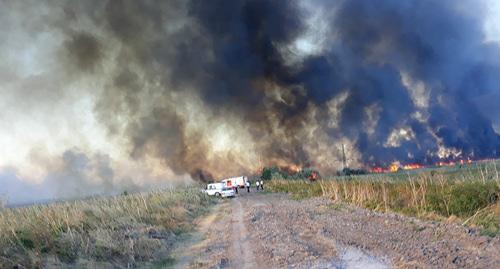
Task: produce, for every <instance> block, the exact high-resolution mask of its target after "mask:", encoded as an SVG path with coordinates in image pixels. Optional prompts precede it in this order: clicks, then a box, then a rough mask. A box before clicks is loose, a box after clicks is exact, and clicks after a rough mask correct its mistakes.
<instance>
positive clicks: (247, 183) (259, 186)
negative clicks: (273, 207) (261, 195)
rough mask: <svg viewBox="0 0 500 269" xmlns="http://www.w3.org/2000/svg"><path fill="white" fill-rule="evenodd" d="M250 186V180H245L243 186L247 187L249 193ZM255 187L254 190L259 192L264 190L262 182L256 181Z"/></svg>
mask: <svg viewBox="0 0 500 269" xmlns="http://www.w3.org/2000/svg"><path fill="white" fill-rule="evenodd" d="M251 185H252V182H250V180H247V182H246V183H245V186H246V187H247V192H250V186H251ZM255 187H256V190H257V191H259V189H260V190H264V180H262V179H261V180H257V181H256V182H255Z"/></svg>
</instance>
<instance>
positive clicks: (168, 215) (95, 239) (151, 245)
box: [0, 188, 215, 268]
mask: <svg viewBox="0 0 500 269" xmlns="http://www.w3.org/2000/svg"><path fill="white" fill-rule="evenodd" d="M213 203H215V200H214V199H212V198H210V197H208V196H206V195H205V194H204V193H202V192H200V191H199V189H197V188H181V189H175V190H162V191H155V192H151V193H146V194H141V193H137V194H128V195H121V196H115V197H107V198H92V199H87V200H79V201H73V202H60V203H53V204H48V205H35V206H30V207H23V208H13V209H9V208H4V209H2V210H1V211H0V268H13V267H17V268H48V267H55V268H61V267H64V268H66V267H68V266H69V267H110V266H111V267H123V268H130V267H137V266H138V265H143V266H144V265H146V267H147V266H148V264H149V267H155V265H156V267H158V265H165V264H170V263H172V262H173V261H172V260H171V259H170V258H168V257H169V254H170V251H171V247H172V245H173V244H174V243H175V242H176V241H177V240H179V238H182V236H180V235H182V234H183V233H185V232H189V231H190V230H191V229H193V228H194V226H193V224H192V221H193V220H194V218H196V217H198V216H200V215H202V214H205V213H207V212H208V210H209V208H210V206H211V205H212V204H213ZM167 258H168V259H167ZM166 259H167V260H166Z"/></svg>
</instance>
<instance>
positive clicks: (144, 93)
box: [0, 0, 500, 190]
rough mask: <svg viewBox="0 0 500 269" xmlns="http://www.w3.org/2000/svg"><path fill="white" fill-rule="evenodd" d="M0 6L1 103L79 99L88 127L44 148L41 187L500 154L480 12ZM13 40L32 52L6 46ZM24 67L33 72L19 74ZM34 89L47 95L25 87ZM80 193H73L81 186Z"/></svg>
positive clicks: (429, 4)
mask: <svg viewBox="0 0 500 269" xmlns="http://www.w3.org/2000/svg"><path fill="white" fill-rule="evenodd" d="M1 5H2V10H3V11H2V14H1V15H2V16H4V15H5V17H4V18H3V19H2V22H3V25H7V26H4V27H6V28H5V29H2V30H3V31H5V32H6V33H8V34H7V36H8V37H10V40H11V42H10V43H7V44H6V45H0V53H2V54H1V55H10V57H11V62H15V61H16V60H18V58H22V57H27V58H29V59H28V60H25V64H24V65H25V66H24V67H22V68H21V67H20V68H19V69H15V68H13V67H10V65H9V66H8V65H7V64H5V65H1V66H0V71H2V72H1V74H0V76H1V77H2V78H5V80H7V81H10V82H9V83H7V82H4V83H3V84H0V87H4V88H5V89H9V90H15V91H17V90H22V89H26V88H28V89H26V90H24V91H20V92H19V93H12V92H11V93H10V94H6V95H5V96H6V98H7V97H9V98H11V100H21V99H24V101H23V102H24V103H25V104H26V107H27V108H26V110H24V111H26V112H25V113H39V112H40V111H42V113H45V114H47V113H49V112H48V109H47V107H56V108H60V109H61V110H65V109H67V110H70V109H69V108H64V107H65V105H64V104H72V103H78V104H80V105H81V106H82V107H83V108H82V109H83V111H84V113H83V114H84V115H86V116H85V117H86V118H87V120H86V121H84V122H88V121H89V120H88V118H90V119H91V120H90V121H91V122H92V128H90V127H89V128H88V129H92V131H91V132H92V135H88V132H89V130H87V129H85V130H78V129H79V128H78V127H76V128H74V127H72V128H70V129H71V130H74V132H75V133H77V134H78V135H80V136H82V139H81V140H85V141H88V142H85V143H81V142H75V141H71V143H70V142H68V145H66V144H64V146H58V148H61V149H60V150H55V149H54V150H52V151H51V150H46V151H50V153H51V154H52V155H53V156H52V157H51V159H57V162H58V163H61V162H62V163H66V164H67V165H68V167H66V168H67V169H62V170H60V172H57V173H56V175H55V176H54V172H53V171H51V169H48V172H47V173H46V174H45V175H46V176H47V180H49V181H50V180H55V181H58V182H65V181H67V182H66V183H68V182H70V183H69V184H70V185H78V182H87V181H86V180H83V178H88V173H94V174H93V177H94V176H95V177H97V178H99V179H100V181H99V182H101V183H100V184H101V185H100V186H102V187H103V188H104V187H106V186H108V187H109V189H110V190H111V189H115V188H114V187H113V186H114V185H113V184H120V183H119V182H122V181H123V176H121V175H116V172H115V170H117V169H121V168H122V167H123V163H124V162H123V161H120V160H118V159H126V163H127V164H129V163H140V164H141V166H146V168H145V171H146V170H148V171H153V170H154V171H157V172H156V173H153V174H156V177H158V174H159V173H158V170H164V172H165V171H166V172H165V173H166V174H165V173H163V175H170V176H171V177H178V178H182V177H185V176H186V175H189V176H190V177H191V178H193V179H197V180H210V179H212V178H214V177H223V176H229V175H236V174H241V173H254V172H256V171H257V170H258V169H259V168H261V167H263V166H270V165H278V166H289V165H298V166H314V167H317V168H319V169H320V170H321V171H324V172H327V173H329V172H333V171H335V170H336V169H338V168H340V167H341V160H342V158H341V147H342V145H344V146H345V148H346V150H347V155H348V156H347V157H348V162H349V164H350V165H352V166H370V165H387V164H388V163H390V162H393V161H396V160H398V161H400V162H424V163H432V162H434V161H436V160H438V159H441V158H444V159H447V158H466V157H471V158H486V157H496V156H497V155H498V153H497V152H500V151H499V138H498V135H497V134H496V133H495V130H494V129H493V124H492V120H496V118H497V116H498V115H497V112H494V111H493V112H489V113H488V111H486V112H485V110H484V109H482V102H484V98H483V99H482V97H484V96H499V95H498V94H499V89H498V85H500V84H499V82H500V81H499V79H500V62H499V60H498V59H500V58H499V57H498V56H499V52H500V49H499V45H498V43H496V42H485V40H486V37H485V35H484V30H483V29H484V23H485V21H484V18H483V16H482V15H481V14H483V13H484V12H485V10H486V8H487V6H486V4H485V3H482V2H478V1H460V2H457V1H451V0H449V1H448V0H447V1H439V2H435V1H403V2H402V1H395V0H384V1H377V2H374V1H360V0H354V1H352V0H351V1H342V0H339V1H319V0H316V1H263V0H231V1H225V0H218V1H194V0H193V1H132V0H131V1H127V0H116V1H115V0H113V1H111V0H110V1H84V2H74V1H68V2H63V1H57V3H56V2H53V1H34V2H32V3H26V2H25V1H23V2H22V3H20V2H18V1H3V2H2V3H1ZM21 11H22V12H21ZM23 14H24V15H23ZM26 15H28V16H26ZM19 16H22V19H21V18H20V17H19ZM7 28H8V29H7ZM12 40H13V41H12ZM23 41H33V43H35V44H37V47H36V48H30V47H29V46H28V45H24V46H23V47H22V48H23V49H18V50H16V49H15V45H16V42H23ZM30 49H31V50H35V49H37V50H38V52H37V53H33V54H35V55H38V56H37V57H32V55H30V53H29V52H30ZM33 66H35V67H37V68H34V67H33ZM27 69H35V71H33V70H31V74H30V75H26V74H25V75H23V72H26V70H27ZM32 73H37V75H33V74H32ZM35 78H36V79H37V80H41V81H42V82H43V81H45V84H43V83H42V84H41V86H36V85H38V84H37V83H31V84H30V83H29V81H30V80H33V79H35ZM2 85H3V86H2ZM30 85H31V86H30ZM47 85H49V86H47ZM34 88H38V93H34V94H32V93H31V92H35V91H36V90H35V89H34ZM37 96H39V97H37ZM82 100H87V101H85V102H84V103H82ZM59 102H61V103H62V104H61V105H59ZM490 102H491V101H490ZM2 104H3V105H6V106H7V105H9V103H8V102H4V103H2ZM490 104H491V103H490ZM15 111H16V113H19V111H17V110H15ZM76 114H77V113H76ZM55 117H57V118H61V119H64V120H67V121H68V122H69V123H68V124H65V125H64V126H72V125H73V124H74V123H73V121H72V120H68V117H65V115H64V113H58V114H56V116H55ZM76 118H78V116H76ZM58 122H59V121H58ZM46 124H47V126H52V125H51V123H50V122H47V123H46ZM75 125H77V124H75ZM55 126H57V125H55ZM55 128H59V127H55ZM95 129H99V131H95ZM52 132H58V130H56V129H50V131H49V133H52ZM94 133H96V134H98V135H94ZM103 133H104V134H103ZM78 135H77V136H78ZM49 139H50V138H49ZM54 139H56V138H54ZM96 140H98V141H100V142H99V143H98V142H96ZM65 141H66V140H65ZM54 143H58V142H54ZM49 148H50V147H49ZM75 148H78V149H77V150H76V152H80V153H78V154H76V153H74V151H75V150H74V149H75ZM68 150H69V151H68ZM108 150H109V151H111V152H107V151H108ZM39 151H40V150H39ZM41 151H44V149H43V148H42V149H41ZM68 152H69V153H68ZM71 152H73V153H71ZM102 152H105V153H102ZM79 154H82V155H79ZM103 154H104V155H103ZM58 156H59V157H58ZM85 156H93V157H92V158H93V159H97V161H95V160H94V161H91V159H86V158H88V157H85ZM103 156H107V157H103ZM80 162H83V163H85V164H86V165H83V168H82V169H83V170H84V171H79V172H78V173H76V174H74V173H73V172H74V171H73V170H74V169H73V168H72V169H70V168H69V167H74V165H75V164H77V163H80ZM117 163H121V164H120V165H118V164H117ZM151 163H154V165H153V164H151ZM70 164H71V165H70ZM0 165H2V164H1V163H0ZM41 165H42V166H43V164H41ZM59 167H61V166H59ZM62 167H64V165H63V166H62ZM65 171H66V172H65ZM68 171H69V172H68ZM71 171H73V172H71ZM89 171H90V172H89ZM96 173H97V174H96ZM145 174H148V173H147V172H144V173H142V175H145ZM160 174H161V173H160ZM82 175H85V176H82ZM96 175H97V176H96ZM167 177H168V176H167ZM70 178H71V179H70ZM73 180H74V181H73ZM125 181H126V180H125ZM139 181H141V182H143V181H142V180H139ZM160 181H161V180H160ZM111 182H114V183H113V184H112V183H111ZM141 182H137V180H136V181H135V183H134V184H136V183H137V184H142V183H141ZM66 183H65V184H66ZM85 184H86V183H82V185H78V186H81V187H82V188H83V189H89V188H91V187H90V185H85ZM108 187H106V188H108Z"/></svg>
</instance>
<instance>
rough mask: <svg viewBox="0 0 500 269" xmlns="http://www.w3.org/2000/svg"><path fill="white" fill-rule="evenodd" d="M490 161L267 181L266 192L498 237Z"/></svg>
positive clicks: (498, 183) (496, 184)
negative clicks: (456, 223)
mask: <svg viewBox="0 0 500 269" xmlns="http://www.w3.org/2000/svg"><path fill="white" fill-rule="evenodd" d="M496 167H497V164H496V163H494V162H491V163H488V164H479V165H474V166H468V167H466V168H462V169H450V168H445V169H434V170H423V171H420V172H418V173H417V172H415V171H412V172H400V173H391V174H382V175H380V174H373V175H363V176H351V177H334V178H330V179H323V180H320V181H319V182H316V183H314V182H312V183H311V182H308V181H307V180H305V179H304V180H294V181H291V180H283V179H276V180H272V181H271V182H269V183H268V184H267V187H268V189H269V190H271V191H276V192H286V193H290V194H291V195H292V197H293V198H297V199H301V198H309V197H316V196H325V197H329V198H331V199H332V200H334V201H338V202H344V203H349V204H354V205H357V206H361V207H365V208H369V209H372V210H376V211H395V212H400V213H403V214H407V215H411V216H417V217H421V218H433V219H442V220H444V219H447V218H451V219H455V218H456V219H458V220H461V221H462V223H464V224H467V225H471V226H479V227H481V228H482V232H483V233H484V234H487V235H490V236H494V235H498V234H500V202H499V195H500V179H499V173H498V170H497V169H496Z"/></svg>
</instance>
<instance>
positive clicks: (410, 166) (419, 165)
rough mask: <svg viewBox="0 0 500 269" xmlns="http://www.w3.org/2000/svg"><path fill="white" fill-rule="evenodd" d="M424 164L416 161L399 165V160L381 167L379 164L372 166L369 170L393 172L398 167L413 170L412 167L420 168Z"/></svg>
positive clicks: (397, 169) (373, 171)
mask: <svg viewBox="0 0 500 269" xmlns="http://www.w3.org/2000/svg"><path fill="white" fill-rule="evenodd" d="M423 167H424V166H423V165H421V164H418V163H411V164H405V165H401V164H400V163H399V162H393V163H392V164H391V165H389V167H387V168H383V167H380V166H376V167H372V168H371V172H372V173H394V172H397V171H399V170H400V169H403V170H414V169H420V168H423Z"/></svg>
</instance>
